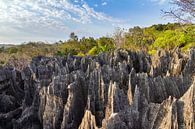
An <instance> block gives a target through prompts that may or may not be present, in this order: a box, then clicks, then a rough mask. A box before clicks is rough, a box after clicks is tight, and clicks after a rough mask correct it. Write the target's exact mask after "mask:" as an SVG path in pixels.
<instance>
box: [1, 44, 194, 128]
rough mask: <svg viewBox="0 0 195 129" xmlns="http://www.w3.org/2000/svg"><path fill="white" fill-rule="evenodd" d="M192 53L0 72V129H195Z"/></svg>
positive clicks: (121, 53)
mask: <svg viewBox="0 0 195 129" xmlns="http://www.w3.org/2000/svg"><path fill="white" fill-rule="evenodd" d="M194 116H195V49H194V48H192V49H190V50H189V54H183V53H181V52H179V50H177V51H175V52H173V53H172V52H169V51H158V53H157V54H156V55H154V56H150V55H147V54H146V53H144V52H132V51H128V50H124V49H117V50H115V51H113V52H111V53H102V54H100V55H97V56H85V57H76V56H72V55H68V56H65V57H42V56H39V57H35V58H33V59H32V62H31V63H30V64H29V65H28V67H26V68H24V69H22V70H17V69H15V68H14V67H11V66H9V67H8V66H5V67H1V68H0V129H78V128H79V129H194V128H195V117H194Z"/></svg>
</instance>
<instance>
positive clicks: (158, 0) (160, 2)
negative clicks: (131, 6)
mask: <svg viewBox="0 0 195 129" xmlns="http://www.w3.org/2000/svg"><path fill="white" fill-rule="evenodd" d="M166 1H167V0H151V2H156V3H158V4H164V3H165V2H166Z"/></svg>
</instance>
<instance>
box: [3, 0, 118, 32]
mask: <svg viewBox="0 0 195 129" xmlns="http://www.w3.org/2000/svg"><path fill="white" fill-rule="evenodd" d="M94 20H100V21H104V22H119V21H118V20H115V19H114V18H112V17H110V16H107V15H106V14H104V13H102V12H97V11H95V10H94V9H93V8H91V7H89V5H88V4H87V3H86V2H85V1H84V0H74V1H73V2H71V1H70V0H0V24H2V23H10V24H12V25H15V26H16V27H17V28H24V27H25V26H27V27H29V26H38V27H46V28H47V27H50V28H53V27H55V28H58V29H67V26H68V25H67V24H68V22H69V23H70V22H76V23H82V24H86V23H92V22H93V21H94Z"/></svg>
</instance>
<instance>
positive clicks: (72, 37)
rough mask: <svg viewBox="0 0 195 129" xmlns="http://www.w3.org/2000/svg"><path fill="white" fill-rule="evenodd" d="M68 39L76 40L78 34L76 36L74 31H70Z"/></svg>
mask: <svg viewBox="0 0 195 129" xmlns="http://www.w3.org/2000/svg"><path fill="white" fill-rule="evenodd" d="M70 40H73V41H78V36H77V35H75V33H74V32H71V33H70Z"/></svg>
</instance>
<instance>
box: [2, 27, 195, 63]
mask: <svg viewBox="0 0 195 129" xmlns="http://www.w3.org/2000/svg"><path fill="white" fill-rule="evenodd" d="M192 46H195V25H194V24H179V23H168V24H158V25H152V26H150V27H145V28H141V27H138V26H136V27H134V28H130V29H129V30H128V31H127V32H125V31H123V30H122V29H117V30H116V33H114V34H113V36H110V37H100V38H97V39H94V38H93V37H88V38H86V37H83V38H81V39H78V37H77V35H76V34H75V33H71V34H70V39H69V40H67V41H59V42H57V43H55V44H45V43H43V42H39V43H33V42H30V43H28V44H22V45H18V46H12V47H8V48H6V47H1V48H0V64H4V63H6V62H7V61H8V60H10V59H11V60H12V59H14V60H15V59H20V58H25V59H31V57H33V56H37V55H46V56H52V55H60V56H62V55H66V54H68V53H70V54H73V55H78V56H83V55H95V54H98V53H101V52H106V51H111V50H113V49H115V48H117V47H121V48H126V49H133V50H135V51H138V50H143V51H147V52H149V53H150V54H153V53H155V52H156V50H157V49H160V48H163V49H168V50H172V49H174V48H176V47H178V48H181V50H182V51H186V50H187V49H188V48H189V47H192Z"/></svg>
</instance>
